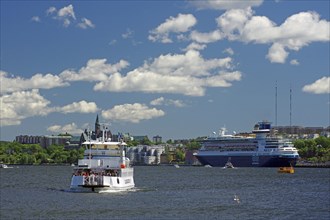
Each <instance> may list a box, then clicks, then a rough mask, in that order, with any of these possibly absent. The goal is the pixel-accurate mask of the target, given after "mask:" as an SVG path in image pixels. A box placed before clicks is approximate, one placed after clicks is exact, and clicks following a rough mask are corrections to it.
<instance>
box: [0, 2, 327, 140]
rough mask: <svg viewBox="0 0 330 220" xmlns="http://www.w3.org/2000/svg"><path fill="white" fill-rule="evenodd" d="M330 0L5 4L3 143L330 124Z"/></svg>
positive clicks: (165, 136) (173, 135)
mask: <svg viewBox="0 0 330 220" xmlns="http://www.w3.org/2000/svg"><path fill="white" fill-rule="evenodd" d="M329 7H330V6H329V1H326V0H319V1H317V0H316V1H286V0H267V1H262V0H256V1H242V2H240V1H223V0H219V1H215V0H212V1H206V0H205V1H184V0H182V1H181V0H178V1H93V2H92V1H1V32H0V34H1V68H0V76H1V97H0V101H1V106H0V107H1V109H0V113H1V140H13V139H14V138H15V136H17V135H21V134H27V135H49V134H58V133H61V132H68V133H72V134H79V133H80V132H81V131H82V130H83V129H85V128H87V127H88V126H89V127H91V128H93V126H94V122H95V118H96V115H97V114H98V115H99V117H100V121H101V122H103V123H107V124H110V128H111V130H112V132H113V133H117V132H125V133H126V132H128V133H130V134H133V135H148V136H149V138H152V136H154V135H160V136H162V137H163V139H165V140H167V139H171V138H172V139H179V138H194V137H198V136H204V135H209V134H211V133H212V132H213V131H217V130H218V129H219V128H220V127H223V126H226V128H227V129H228V130H229V131H236V132H240V131H250V130H251V128H252V127H253V125H254V124H255V123H256V122H258V121H261V120H269V121H272V122H273V124H275V118H276V117H275V112H276V111H275V87H277V94H278V98H277V103H278V104H277V106H278V108H277V112H278V114H277V125H289V123H290V116H289V115H290V88H291V90H292V118H291V120H292V124H293V125H300V126H323V127H326V126H329V122H330V110H329V109H330V98H329V97H330V70H329V69H330V64H329V59H330V58H329V51H330V48H329V40H330V23H329Z"/></svg>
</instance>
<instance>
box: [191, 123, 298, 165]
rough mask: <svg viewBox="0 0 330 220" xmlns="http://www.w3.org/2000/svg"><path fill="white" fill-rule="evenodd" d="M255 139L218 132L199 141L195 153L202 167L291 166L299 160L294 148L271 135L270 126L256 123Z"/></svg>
mask: <svg viewBox="0 0 330 220" xmlns="http://www.w3.org/2000/svg"><path fill="white" fill-rule="evenodd" d="M252 133H253V134H254V137H244V136H239V135H227V134H225V129H221V130H220V132H219V135H217V136H216V135H213V136H210V137H208V138H206V139H205V140H203V141H202V147H201V149H200V150H199V151H198V152H197V153H195V156H196V157H197V159H198V160H199V161H200V162H201V164H202V165H210V166H221V167H224V166H225V164H226V163H227V162H231V163H232V164H233V165H234V166H235V167H285V166H294V165H295V164H296V162H297V160H298V158H299V154H298V151H297V149H296V148H295V147H294V146H293V144H292V143H291V142H290V141H289V140H286V139H283V138H281V137H277V136H274V135H271V123H270V122H267V121H263V122H259V123H257V124H256V125H255V127H254V130H253V131H252Z"/></svg>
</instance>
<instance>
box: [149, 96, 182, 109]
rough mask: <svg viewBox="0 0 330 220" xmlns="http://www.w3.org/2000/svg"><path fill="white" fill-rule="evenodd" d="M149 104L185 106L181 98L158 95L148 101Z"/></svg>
mask: <svg viewBox="0 0 330 220" xmlns="http://www.w3.org/2000/svg"><path fill="white" fill-rule="evenodd" d="M150 105H165V106H170V105H172V106H175V107H184V106H186V105H185V103H184V102H183V101H182V100H173V99H165V98H164V97H159V98H157V99H154V100H152V101H151V102H150Z"/></svg>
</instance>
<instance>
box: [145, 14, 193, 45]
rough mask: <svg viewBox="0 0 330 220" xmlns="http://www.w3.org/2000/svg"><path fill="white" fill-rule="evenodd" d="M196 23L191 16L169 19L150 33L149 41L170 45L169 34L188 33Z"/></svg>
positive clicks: (181, 15) (179, 15) (185, 15)
mask: <svg viewBox="0 0 330 220" xmlns="http://www.w3.org/2000/svg"><path fill="white" fill-rule="evenodd" d="M196 23H197V20H196V18H195V17H194V16H193V15H192V14H178V16H177V17H170V18H168V19H166V21H165V22H164V23H162V24H160V25H159V26H158V27H157V28H155V29H154V30H152V31H150V35H149V37H148V39H149V40H151V41H154V42H155V41H160V42H162V43H172V40H171V38H170V37H169V35H170V33H184V32H187V31H189V29H190V28H191V27H193V26H194V25H195V24H196Z"/></svg>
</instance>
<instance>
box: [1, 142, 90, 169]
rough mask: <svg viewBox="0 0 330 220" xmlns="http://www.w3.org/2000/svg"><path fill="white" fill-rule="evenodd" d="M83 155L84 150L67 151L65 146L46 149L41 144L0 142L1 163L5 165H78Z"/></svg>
mask: <svg viewBox="0 0 330 220" xmlns="http://www.w3.org/2000/svg"><path fill="white" fill-rule="evenodd" d="M83 155H84V149H83V148H80V149H79V150H65V149H64V146H57V145H52V146H50V147H48V148H47V149H45V148H42V147H41V146H40V145H39V144H20V143H17V142H0V162H1V163H5V164H45V163H56V164H59V163H60V164H61V163H69V164H70V163H77V162H78V159H81V158H83Z"/></svg>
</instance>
